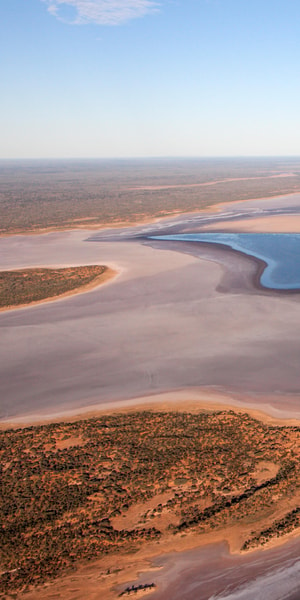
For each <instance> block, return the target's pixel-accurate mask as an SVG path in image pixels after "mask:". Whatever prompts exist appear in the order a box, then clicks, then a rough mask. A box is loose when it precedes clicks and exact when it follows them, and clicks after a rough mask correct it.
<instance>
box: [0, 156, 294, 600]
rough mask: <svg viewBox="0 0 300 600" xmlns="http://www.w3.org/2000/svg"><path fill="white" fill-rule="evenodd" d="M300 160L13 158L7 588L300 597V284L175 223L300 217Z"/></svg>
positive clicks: (7, 207)
mask: <svg viewBox="0 0 300 600" xmlns="http://www.w3.org/2000/svg"><path fill="white" fill-rule="evenodd" d="M75 162H76V161H75ZM299 173H300V163H299V161H298V160H296V159H290V160H288V159H261V160H258V159H257V160H256V159H253V160H252V159H251V160H250V159H249V160H246V159H245V160H240V161H230V160H223V161H222V160H220V161H218V160H215V161H205V160H203V161H199V160H198V161H179V160H178V161H177V162H176V161H170V162H168V161H152V162H151V161H150V162H149V163H147V164H146V163H145V162H143V161H141V162H140V163H138V162H135V163H133V161H120V162H119V163H118V161H117V162H114V163H113V162H109V161H107V162H105V161H98V162H97V161H96V162H94V163H93V162H90V163H89V162H88V161H82V162H78V163H76V164H75V163H74V164H73V163H70V162H68V161H62V162H61V163H55V164H54V163H52V162H51V161H45V162H44V163H43V165H41V164H37V163H32V164H29V163H27V164H23V165H21V166H20V164H19V166H18V165H17V166H16V164H15V163H13V162H10V161H6V162H5V164H2V165H1V173H0V176H1V178H2V179H1V181H2V183H3V184H4V185H3V186H2V189H3V196H2V197H1V199H0V203H1V206H2V208H3V215H4V218H3V221H2V225H1V226H2V234H3V235H2V237H1V239H0V269H1V272H2V273H5V274H6V275H5V277H4V279H5V281H6V284H7V283H8V282H9V286H8V287H6V289H5V292H4V300H3V305H2V310H1V314H0V330H1V341H2V344H1V348H0V394H1V407H0V408H1V412H0V419H1V433H0V438H1V446H0V448H1V461H2V462H1V468H2V471H1V475H2V479H1V482H2V495H1V502H2V508H1V512H0V514H1V526H2V534H3V535H2V537H1V543H2V555H1V582H2V583H1V585H2V590H3V592H2V598H3V600H4V598H7V599H8V598H9V599H11V598H23V596H24V598H27V599H28V600H53V599H54V598H57V599H58V598H64V600H83V599H84V600H86V599H87V600H99V598H103V599H105V600H113V599H115V598H116V597H117V596H118V595H119V594H122V592H125V594H123V597H127V594H128V595H129V596H130V595H135V594H137V596H142V595H147V594H151V596H152V597H153V600H154V599H155V600H170V599H171V598H172V600H176V599H177V598H180V599H183V600H195V598H196V599H197V600H199V599H200V598H201V600H208V599H209V598H214V597H215V594H216V593H218V594H225V595H220V596H218V597H220V598H227V595H228V594H227V592H228V593H229V591H230V593H231V592H232V594H233V593H235V592H234V590H235V589H241V590H243V589H244V588H243V586H245V585H246V584H245V582H246V583H247V585H248V584H249V590H250V589H253V590H254V591H253V594H252V596H251V595H250V592H249V599H250V598H251V600H252V598H256V596H257V594H256V591H255V590H257V586H258V585H259V586H260V588H261V589H264V590H266V589H267V588H268V589H269V587H268V586H269V582H271V583H270V586H271V587H270V590H272V591H271V592H270V595H269V596H267V595H266V596H265V600H269V598H273V600H281V598H282V597H286V598H288V600H296V598H297V595H295V594H297V593H298V592H299V593H300V590H299V578H298V577H297V574H298V567H299V564H298V562H299V561H298V558H297V557H298V556H299V536H298V533H299V422H300V407H299V397H300V381H299V352H300V342H299V340H300V325H299V323H300V306H299V292H298V291H297V290H294V291H293V293H290V292H289V290H288V291H285V292H281V291H280V290H279V291H278V290H272V289H266V288H263V286H262V285H260V279H259V278H260V274H261V272H262V270H263V268H264V265H263V263H262V261H259V260H255V259H253V258H251V257H249V256H246V255H245V254H243V253H241V252H235V251H233V250H230V249H225V248H224V247H221V246H218V245H217V244H195V243H192V242H186V243H182V242H181V243H178V242H176V241H162V240H159V239H157V236H159V235H163V234H172V233H180V232H183V233H185V232H199V231H200V232H204V231H215V230H216V231H245V232H247V231H253V232H255V231H260V232H267V231H269V232H273V231H283V232H289V231H299V230H300V226H299V219H300V193H299V190H300V184H299ZM99 224H103V225H105V227H103V228H100V229H99V231H96V228H97V226H98V225H99ZM121 225H122V226H121ZM58 230H59V231H58ZM45 231H47V232H45ZM17 232H18V235H14V234H15V233H17ZM21 233H22V234H21ZM153 238H155V239H153ZM82 265H85V266H82ZM97 265H106V269H107V270H106V271H105V272H103V271H102V270H103V269H104V267H101V266H97ZM99 269H100V271H101V272H100V271H99ZM8 273H9V274H8ZM24 275H25V276H24ZM70 275H72V277H70ZM113 275H114V276H113ZM25 282H26V284H27V291H26V290H25V292H24V290H23V288H24V286H23V284H24V283H25ZM103 282H104V283H105V285H100V284H101V283H103ZM20 283H21V284H22V291H21V289H20V288H17V287H16V286H17V285H19V284H20ZM28 283H29V285H28ZM82 284H83V285H82ZM78 285H80V287H78ZM70 286H71V287H70ZM49 287H50V289H51V294H50V293H49ZM18 289H19V291H17V290H18ZM79 291H81V292H83V291H84V292H86V293H74V292H79ZM24 293H25V296H24V295H23V296H22V294H24ZM11 295H12V296H11ZM11 297H13V300H10V299H9V298H11ZM37 301H38V303H37V304H35V303H36V302H37ZM40 301H41V303H40ZM15 302H18V305H15V306H13V303H15ZM23 304H24V306H23ZM7 308H13V310H7ZM176 402H177V403H178V405H177V406H176ZM257 411H263V412H264V413H266V414H267V415H268V417H264V418H262V417H261V413H260V412H259V413H258V412H257ZM262 557H263V558H262ZM279 565H281V567H279ZM280 569H281V570H280ZM222 581H224V586H223V587H222V585H221V583H222ZM278 581H280V582H281V585H282V587H280V586H279V585H278ZM225 582H226V590H227V591H226V592H225ZM255 582H259V583H257V584H256V583H255ZM297 582H298V583H297ZM152 584H154V585H153V586H152ZM132 586H133V588H132ZM139 586H144V587H143V588H139ZM145 586H146V587H145ZM149 586H151V587H149ZM220 586H221V587H220ZM251 586H252V587H251ZM255 586H256V587H255ZM196 589H197V590H198V591H197V594H196V592H195V591H194V590H196ZM228 590H229V591H228ZM25 592H26V595H24V593H25ZM241 593H242V592H241ZM251 593H252V592H251ZM195 594H196V595H195ZM226 594H227V595H226ZM276 594H277V596H276ZM278 594H279V595H278ZM293 594H294V595H293ZM228 597H229V598H230V600H232V599H233V598H234V599H235V600H237V599H240V597H241V596H239V595H238V594H237V595H231V596H228ZM298 597H299V596H298ZM247 600H248V598H247Z"/></svg>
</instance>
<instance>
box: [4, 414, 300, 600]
mask: <svg viewBox="0 0 300 600" xmlns="http://www.w3.org/2000/svg"><path fill="white" fill-rule="evenodd" d="M299 437H300V427H299V426H276V425H270V424H266V423H263V422H262V421H259V420H256V419H254V418H253V417H251V416H249V415H248V414H244V413H239V412H234V411H232V410H222V411H215V412H201V411H200V412H198V411H197V412H194V413H191V412H179V411H169V412H168V411H167V412H163V411H158V410H155V411H150V410H147V411H146V410H140V411H136V412H127V413H124V412H120V413H115V414H111V415H104V416H100V417H94V418H89V419H81V420H76V421H74V422H59V423H50V424H45V425H39V426H30V427H24V428H19V429H8V430H2V431H0V457H1V511H0V515H1V523H0V527H1V536H0V540H1V542H0V543H1V554H0V556H1V558H0V588H1V593H0V598H4V597H5V596H4V594H15V593H16V591H18V592H22V591H26V592H28V591H30V589H33V588H34V587H35V586H38V585H41V584H44V583H45V582H49V581H50V580H51V579H53V578H56V577H58V576H60V575H62V574H64V573H67V572H70V571H72V570H73V571H75V570H76V568H77V567H78V566H79V565H81V566H82V564H86V563H87V561H90V560H95V559H103V560H104V559H105V561H106V565H107V564H108V563H107V561H108V560H110V557H111V563H109V566H111V568H112V570H113V568H114V566H115V564H116V554H119V556H120V555H124V553H125V554H126V555H127V556H130V554H132V553H134V552H136V551H137V550H138V549H139V548H141V547H142V546H143V547H146V546H147V544H150V545H151V543H152V544H153V542H155V543H157V542H159V546H157V552H159V548H160V551H162V549H163V546H164V542H165V543H168V544H169V547H170V543H171V545H172V543H173V549H176V547H178V543H179V541H180V538H181V537H182V536H183V535H184V536H186V537H188V536H189V535H191V536H193V540H194V541H193V544H194V545H195V539H196V540H197V543H198V545H200V544H201V541H202V539H203V534H204V537H205V538H206V542H207V535H205V534H210V533H211V532H213V531H215V532H217V531H219V532H221V534H222V531H223V530H225V528H226V529H227V530H228V528H232V527H234V526H238V527H239V528H240V529H239V531H240V533H241V545H240V549H241V550H244V551H246V550H249V549H253V548H256V547H260V546H263V545H264V544H266V543H267V542H269V541H270V540H274V539H275V538H279V537H281V536H284V535H286V534H287V533H289V532H292V531H294V530H295V529H296V528H298V527H299V525H300V508H299V496H300V491H299V489H300V488H299V483H300V477H299V473H300V462H299V458H300V444H299ZM109 572H110V569H107V573H109ZM151 578H152V577H151ZM100 579H101V578H100ZM123 581H124V579H123ZM99 583H100V585H101V582H100V580H99ZM149 584H150V582H149ZM106 585H107V583H106ZM151 585H152V582H151ZM153 586H155V583H153ZM153 589H154V588H153ZM127 590H128V588H126V587H125V586H124V587H123V591H124V592H126V591H127ZM120 591H121V592H122V590H120ZM1 594H2V595H1ZM28 597H30V594H29V596H28Z"/></svg>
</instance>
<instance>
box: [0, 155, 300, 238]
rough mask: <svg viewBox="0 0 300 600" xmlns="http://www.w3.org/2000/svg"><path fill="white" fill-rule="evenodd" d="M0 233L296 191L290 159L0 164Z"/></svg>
mask: <svg viewBox="0 0 300 600" xmlns="http://www.w3.org/2000/svg"><path fill="white" fill-rule="evenodd" d="M0 184H1V193H0V211H1V227H0V233H2V234H8V233H17V232H28V231H31V232H32V231H39V230H51V229H66V228H69V229H75V228H82V227H84V228H86V227H91V228H92V227H94V228H95V227H100V226H104V225H110V226H113V225H118V224H120V223H123V224H128V223H138V222H140V221H147V220H150V219H153V218H161V217H164V216H168V215H170V214H176V213H182V212H190V211H199V210H202V209H204V208H206V207H208V206H213V205H215V204H218V203H219V202H221V201H223V202H231V201H233V200H246V199H249V198H263V197H269V196H275V195H279V194H288V193H292V192H296V191H300V164H299V160H297V159H296V158H294V159H293V158H290V159H287V158H285V159H284V158H279V159H278V158H266V159H263V158H261V159H255V158H253V159H243V158H241V159H177V160H176V159H169V160H168V159H160V160H159V159H157V160H155V159H152V160H119V161H117V160H82V161H80V160H77V161H76V160H74V161H71V160H65V161H55V160H53V161H51V160H44V161H34V160H33V161H0Z"/></svg>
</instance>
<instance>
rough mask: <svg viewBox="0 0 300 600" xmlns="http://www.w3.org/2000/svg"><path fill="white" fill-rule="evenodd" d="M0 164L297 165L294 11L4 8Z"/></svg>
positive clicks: (262, 7)
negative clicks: (224, 159)
mask: <svg viewBox="0 0 300 600" xmlns="http://www.w3.org/2000/svg"><path fill="white" fill-rule="evenodd" d="M0 10H1V20H0V28H1V31H0V48H1V61H0V64H1V66H0V77H1V83H2V85H1V130H2V135H1V141H0V157H1V158H30V157H35V158H39V157H41V158H42V157H140V156H249V155H252V156H253V155H256V156H259V155H300V135H299V134H300V109H299V106H300V73H299V70H300V2H298V1H297V0H260V1H258V0H251V1H250V0H157V1H156V2H154V1H152V0H0Z"/></svg>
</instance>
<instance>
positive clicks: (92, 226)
mask: <svg viewBox="0 0 300 600" xmlns="http://www.w3.org/2000/svg"><path fill="white" fill-rule="evenodd" d="M216 183H219V182H216ZM220 183H221V182H220ZM188 185H190V184H188ZM191 185H192V186H193V185H194V184H191ZM195 185H196V186H198V185H199V184H195ZM200 185H203V184H200ZM204 185H211V183H207V184H204ZM168 187H169V186H168ZM179 187H182V186H179ZM143 189H144V188H143ZM299 194H300V189H299V190H298V191H293V192H288V193H286V194H276V195H271V196H258V197H253V198H247V199H244V200H232V201H228V202H218V203H216V204H212V205H207V206H205V207H204V208H199V209H195V210H192V211H187V212H186V211H184V210H178V209H175V210H173V211H169V212H167V214H166V213H164V214H163V215H161V216H160V215H157V216H152V217H151V216H149V217H145V218H143V219H139V220H138V221H115V222H112V223H103V222H101V221H99V222H97V223H88V221H87V219H85V218H83V219H81V220H80V223H78V224H76V221H77V220H78V219H76V220H75V221H74V223H72V225H68V226H66V227H59V226H57V227H49V228H48V227H47V228H37V229H31V230H24V231H23V230H14V231H9V232H0V239H1V238H7V237H8V238H9V237H15V236H40V235H45V234H49V233H64V232H65V233H67V232H72V231H79V232H80V231H84V230H85V231H86V230H87V229H88V230H89V231H90V232H93V231H104V232H105V231H107V230H110V229H111V230H118V229H121V230H124V229H127V228H131V227H134V228H137V227H140V226H143V225H152V224H153V225H154V224H156V223H164V222H165V221H168V220H169V219H173V218H174V219H176V218H182V217H187V218H188V217H189V216H195V215H206V214H208V215H210V216H211V215H213V214H216V215H218V214H219V213H220V212H221V211H222V210H223V209H224V208H225V209H227V208H229V209H230V208H231V207H237V206H239V205H241V204H246V206H247V204H251V202H264V201H266V202H268V201H272V200H276V201H277V200H280V199H283V198H289V197H290V198H293V197H297V196H299ZM203 230H204V229H203Z"/></svg>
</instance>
